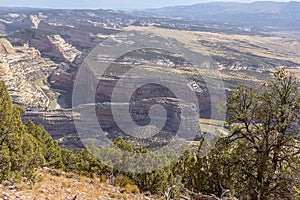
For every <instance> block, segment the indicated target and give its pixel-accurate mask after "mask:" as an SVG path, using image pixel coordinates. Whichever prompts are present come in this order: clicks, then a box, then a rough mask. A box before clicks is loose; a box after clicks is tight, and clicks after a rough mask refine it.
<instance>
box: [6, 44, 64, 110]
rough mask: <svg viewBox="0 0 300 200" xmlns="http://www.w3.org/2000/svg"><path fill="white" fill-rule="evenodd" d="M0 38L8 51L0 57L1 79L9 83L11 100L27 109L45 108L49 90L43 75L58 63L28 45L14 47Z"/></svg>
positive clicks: (49, 72)
mask: <svg viewBox="0 0 300 200" xmlns="http://www.w3.org/2000/svg"><path fill="white" fill-rule="evenodd" d="M0 42H1V43H0V45H1V46H2V47H5V49H6V50H5V52H6V53H7V54H6V55H5V56H2V57H1V59H0V62H1V65H0V74H1V75H2V76H0V81H4V82H5V83H6V84H7V85H8V89H9V92H10V95H11V97H12V100H13V102H14V103H16V104H19V105H22V106H23V107H25V108H27V109H45V108H47V107H48V106H49V104H50V102H51V99H50V96H51V95H50V93H51V92H50V89H49V87H48V86H47V85H46V84H45V83H44V82H43V79H44V78H45V77H47V76H49V75H50V74H51V73H52V72H53V71H54V70H57V69H58V68H59V66H58V65H56V64H55V63H54V62H53V61H51V60H50V59H46V58H42V57H41V56H40V53H39V51H38V50H36V49H34V48H31V47H29V46H27V45H24V46H18V47H13V46H12V45H11V44H10V43H9V42H8V41H7V40H4V39H2V40H1V41H0Z"/></svg>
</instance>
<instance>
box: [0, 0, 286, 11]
mask: <svg viewBox="0 0 300 200" xmlns="http://www.w3.org/2000/svg"><path fill="white" fill-rule="evenodd" d="M208 1H209V0H0V6H9V7H43V8H92V9H98V8H111V9H141V8H155V7H163V6H171V5H188V4H195V3H201V2H208ZM216 1H220V0H216ZM221 1H226V0H221ZM233 1H238V2H252V1H253V0H252V1H251V0H233ZM283 1H284V0H283Z"/></svg>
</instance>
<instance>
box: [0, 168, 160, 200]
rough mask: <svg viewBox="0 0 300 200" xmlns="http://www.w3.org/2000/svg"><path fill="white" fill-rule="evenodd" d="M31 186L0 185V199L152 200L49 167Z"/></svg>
mask: <svg viewBox="0 0 300 200" xmlns="http://www.w3.org/2000/svg"><path fill="white" fill-rule="evenodd" d="M37 179H38V182H37V183H35V184H34V185H32V184H26V183H19V184H15V185H12V184H10V183H9V182H5V183H3V185H0V200H104V199H105V200H114V199H118V200H155V199H160V198H159V197H156V196H153V195H150V194H149V193H145V194H140V193H132V191H130V190H128V189H127V190H126V188H121V187H115V186H112V185H110V184H109V183H108V182H107V181H100V179H98V178H93V179H91V178H86V177H82V176H79V175H75V174H71V173H65V172H62V171H57V170H52V169H47V168H45V169H42V170H39V171H38V173H37Z"/></svg>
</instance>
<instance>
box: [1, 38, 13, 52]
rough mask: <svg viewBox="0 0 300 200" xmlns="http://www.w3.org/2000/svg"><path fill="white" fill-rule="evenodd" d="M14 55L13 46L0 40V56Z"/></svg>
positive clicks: (4, 40) (6, 41)
mask: <svg viewBox="0 0 300 200" xmlns="http://www.w3.org/2000/svg"><path fill="white" fill-rule="evenodd" d="M13 53H15V51H14V49H13V46H12V45H11V44H10V42H9V41H8V40H6V39H4V38H0V54H2V55H7V54H13Z"/></svg>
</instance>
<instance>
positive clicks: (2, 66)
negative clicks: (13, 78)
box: [0, 61, 9, 77]
mask: <svg viewBox="0 0 300 200" xmlns="http://www.w3.org/2000/svg"><path fill="white" fill-rule="evenodd" d="M8 72H9V64H8V63H7V62H6V61H2V62H0V77H1V76H6V75H7V74H8Z"/></svg>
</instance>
